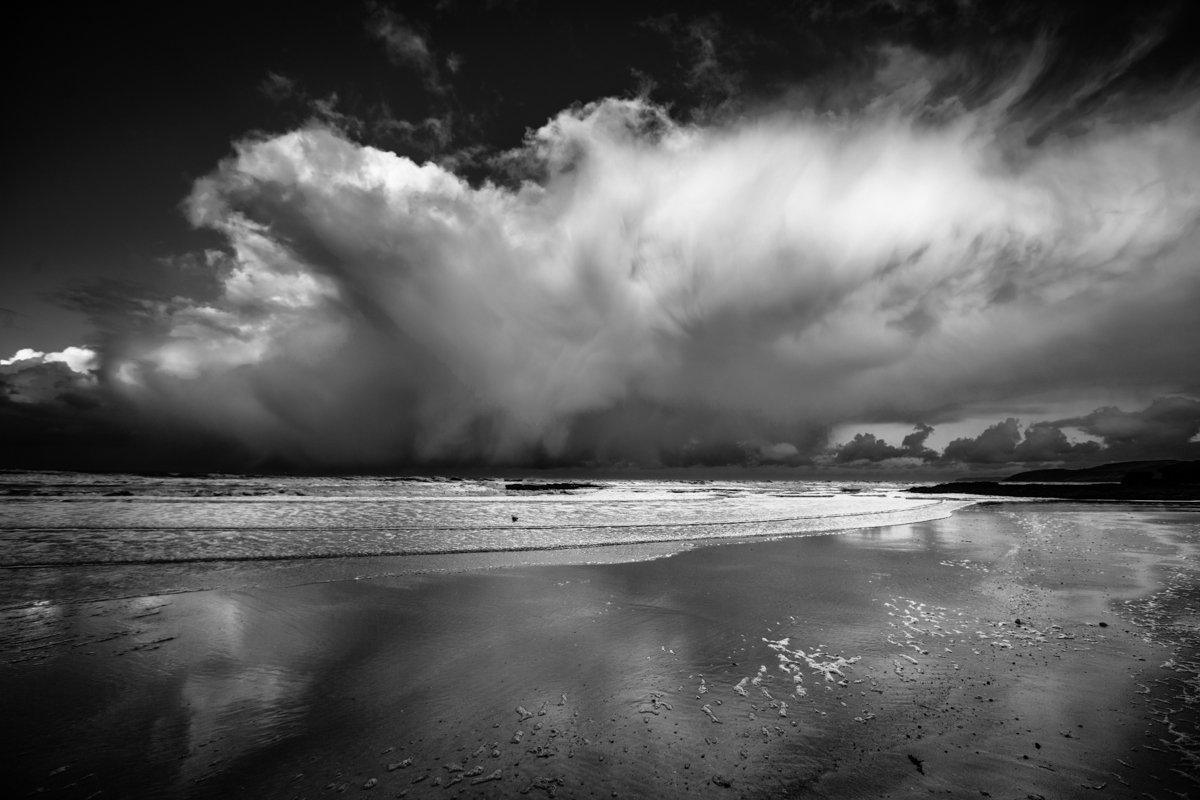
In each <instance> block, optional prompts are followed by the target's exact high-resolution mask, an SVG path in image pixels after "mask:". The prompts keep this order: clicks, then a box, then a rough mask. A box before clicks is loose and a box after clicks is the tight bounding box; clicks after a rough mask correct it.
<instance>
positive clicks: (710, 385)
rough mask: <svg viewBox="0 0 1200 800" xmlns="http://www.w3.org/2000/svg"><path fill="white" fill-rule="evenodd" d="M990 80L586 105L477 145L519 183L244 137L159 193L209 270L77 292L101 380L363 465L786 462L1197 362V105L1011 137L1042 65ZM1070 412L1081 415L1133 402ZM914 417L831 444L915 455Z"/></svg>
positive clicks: (370, 154)
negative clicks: (712, 117)
mask: <svg viewBox="0 0 1200 800" xmlns="http://www.w3.org/2000/svg"><path fill="white" fill-rule="evenodd" d="M381 35H382V34H381ZM404 42H408V44H404ZM404 42H401V44H404V46H405V47H408V48H409V49H410V50H411V49H412V48H414V47H416V45H415V44H413V43H412V42H411V41H409V40H404ZM418 50H419V48H418ZM405 52H408V50H406V51H405ZM413 52H414V53H416V55H420V53H419V52H417V51H416V50H413ZM406 57H407V56H406ZM412 58H416V56H413V57H412ZM894 61H895V59H893V62H894ZM414 63H415V62H414ZM904 63H905V64H906V65H907V66H906V69H909V70H910V71H911V70H913V69H926V70H928V71H929V72H930V73H931V74H935V75H937V76H942V73H944V72H945V70H947V69H948V67H947V66H946V65H945V64H942V63H934V62H933V61H932V60H925V61H922V60H921V59H917V58H915V57H909V58H907V59H905V60H904ZM922 64H924V66H922ZM1014 75H1015V77H1013V78H1012V82H1011V83H1009V84H1006V85H1004V86H1002V87H1001V88H1000V89H999V90H997V91H995V92H993V94H992V96H991V99H990V100H988V101H987V102H982V103H976V104H975V105H973V106H971V107H967V104H966V103H964V102H959V103H957V104H956V103H955V102H952V101H950V100H947V99H946V97H945V95H944V93H942V94H937V95H936V97H937V98H938V99H937V104H936V108H934V107H933V106H932V105H931V104H932V103H933V102H934V101H933V99H932V98H933V97H935V94H934V93H933V91H932V89H931V88H930V85H927V84H922V83H921V82H920V81H918V80H915V79H914V78H913V77H912V76H911V75H910V76H908V78H906V80H905V81H904V82H903V84H904V85H903V87H902V89H901V90H897V92H894V93H892V94H889V95H881V96H879V97H877V98H875V99H873V100H872V101H871V102H867V103H865V104H863V105H862V106H861V107H858V108H857V110H854V111H846V112H844V113H840V114H836V115H829V114H822V115H818V114H813V113H807V112H804V111H797V110H794V109H791V110H781V109H780V108H777V107H776V108H765V109H762V110H760V111H759V112H758V113H754V114H744V115H741V116H739V117H737V118H736V119H725V120H722V121H717V122H706V123H691V124H684V123H681V122H678V121H677V120H675V119H673V118H672V117H671V115H670V114H669V112H668V110H667V109H666V108H664V107H660V106H658V105H655V104H654V103H652V102H650V101H648V100H646V99H606V100H602V101H598V102H595V103H592V104H588V105H585V106H580V107H577V108H574V109H571V110H568V111H564V112H562V113H561V114H559V115H557V116H556V117H554V118H553V119H551V120H549V121H548V122H547V123H546V124H545V125H543V126H542V127H541V128H539V129H537V130H535V131H532V132H531V133H530V134H529V136H528V139H527V141H526V143H525V144H524V146H522V147H521V148H519V149H517V150H515V151H513V152H511V153H509V154H507V156H506V157H505V158H504V159H500V160H498V163H499V162H501V161H502V162H503V163H505V164H506V165H507V166H508V167H509V168H510V169H516V170H519V171H520V172H521V174H524V175H526V176H527V177H528V179H527V180H525V181H524V182H521V183H519V184H515V185H505V184H496V183H490V182H483V183H479V184H472V183H469V182H467V181H466V180H465V179H463V178H461V177H459V176H458V175H456V174H454V173H453V172H451V171H448V170H447V169H445V168H443V167H440V166H437V165H434V164H423V165H422V164H417V163H415V162H413V161H411V160H409V159H406V158H403V157H400V156H397V155H395V154H392V153H389V152H386V151H383V150H379V149H374V148H372V147H368V146H363V145H361V144H359V143H356V142H355V141H352V140H350V139H348V138H346V136H345V135H343V134H341V133H338V132H336V131H334V130H331V129H328V128H323V127H311V126H310V127H304V128H302V129H299V130H295V131H292V132H290V133H286V134H283V135H279V136H274V137H268V138H254V139H249V140H246V141H242V142H240V143H238V144H237V146H236V153H235V155H234V156H233V157H231V158H229V159H228V160H226V161H224V162H223V163H221V164H220V166H219V167H218V168H217V169H216V170H215V171H214V172H213V173H212V174H211V175H209V176H207V177H206V178H204V179H202V180H200V181H198V182H197V183H196V185H195V187H194V189H193V191H192V193H191V195H190V197H189V198H188V200H187V203H186V208H187V213H188V215H189V217H190V219H191V221H192V222H193V224H195V225H196V226H198V227H201V228H205V229H209V230H212V231H215V232H217V233H219V234H220V235H221V236H223V237H224V239H225V242H226V246H227V247H226V254H225V255H224V256H223V257H221V258H219V259H214V260H213V262H212V268H213V269H214V270H215V274H216V275H217V276H218V277H219V281H220V291H219V293H218V294H217V296H215V297H211V298H204V299H199V298H186V297H177V298H172V299H169V300H167V299H163V300H159V301H154V302H150V301H147V302H145V303H143V304H142V306H140V310H139V312H138V313H139V320H140V321H139V323H138V324H137V325H132V326H131V325H128V324H119V323H118V322H117V321H115V320H114V319H113V318H112V315H109V317H108V318H104V316H103V315H101V317H102V318H101V327H102V328H103V329H104V331H103V333H104V337H103V338H104V341H105V344H104V347H103V348H102V351H103V366H102V370H101V372H102V375H103V381H104V387H105V388H104V392H105V393H106V396H108V397H109V398H110V399H111V402H113V403H116V404H118V405H119V406H120V407H121V408H122V409H125V410H127V411H128V413H131V414H134V415H137V416H138V418H140V419H146V420H152V421H154V424H155V425H160V426H165V427H166V428H168V429H171V430H178V431H184V432H190V433H189V434H188V435H192V436H197V437H201V438H205V437H221V438H222V439H223V440H229V441H232V442H235V443H237V444H238V445H239V446H240V447H242V448H244V449H245V451H246V452H247V453H249V454H250V457H251V458H260V459H275V460H278V461H281V462H285V463H293V464H311V465H329V466H338V465H360V466H371V465H381V464H395V463H412V462H417V463H427V462H455V461H471V462H530V461H535V462H537V461H546V460H549V461H556V460H567V461H588V460H597V459H599V460H607V461H622V460H633V461H638V462H643V463H646V462H649V463H678V462H679V459H681V458H683V459H684V462H686V457H685V456H686V455H687V454H688V453H693V454H716V455H712V456H711V457H713V458H716V457H718V456H720V457H725V456H728V455H729V454H730V453H736V452H744V451H745V450H746V448H747V447H749V448H751V449H753V450H755V451H756V452H759V453H767V454H770V455H769V457H770V458H792V457H793V456H794V455H795V454H797V453H803V452H813V451H815V449H817V448H819V447H821V446H822V445H823V444H824V436H825V432H826V431H827V430H828V429H829V428H830V427H831V426H832V425H834V424H836V423H839V422H844V421H846V420H848V419H868V418H869V419H880V420H887V419H891V420H906V419H907V420H909V421H911V420H913V419H921V418H932V417H933V416H934V414H932V413H931V412H934V411H937V412H938V413H940V414H941V417H940V418H945V416H946V414H947V413H948V411H947V409H950V410H951V411H952V410H953V409H955V408H965V407H969V406H970V404H971V403H973V402H976V401H978V400H981V399H984V398H986V399H988V400H991V401H997V400H1003V399H1005V398H1020V397H1023V396H1027V395H1029V394H1033V393H1037V392H1044V391H1071V390H1078V391H1080V392H1086V390H1087V389H1088V387H1092V386H1096V385H1103V386H1110V387H1119V386H1134V387H1138V388H1139V389H1140V390H1146V389H1155V388H1160V389H1164V390H1174V389H1177V388H1179V387H1180V386H1181V381H1189V380H1190V381H1192V382H1194V381H1195V377H1196V373H1195V364H1197V363H1200V360H1198V356H1200V353H1198V352H1197V349H1198V345H1197V343H1200V315H1197V314H1196V313H1195V306H1196V302H1197V300H1198V299H1200V273H1198V272H1197V270H1196V268H1195V266H1196V262H1195V253H1196V252H1197V249H1196V248H1197V245H1200V228H1198V225H1197V223H1198V222H1200V124H1198V117H1197V111H1196V107H1195V105H1194V104H1191V103H1190V102H1182V101H1180V100H1179V98H1173V99H1172V102H1171V104H1169V105H1166V104H1164V105H1163V106H1162V108H1160V109H1158V110H1156V111H1155V113H1153V114H1150V115H1147V114H1146V113H1139V114H1137V115H1131V114H1122V113H1117V112H1115V111H1112V110H1111V109H1107V110H1106V112H1105V114H1104V116H1095V117H1094V118H1089V119H1086V120H1082V121H1080V120H1077V121H1076V122H1075V124H1074V125H1073V126H1072V127H1071V129H1070V131H1069V132H1064V133H1061V134H1053V135H1039V136H1038V137H1037V139H1036V141H1034V140H1032V139H1030V138H1029V137H1028V136H1027V134H1028V133H1029V129H1030V124H1031V123H1030V121H1029V119H1028V118H1027V117H1025V116H1022V115H1020V114H1017V113H1016V112H1015V111H1014V110H1013V109H1014V108H1016V107H1017V104H1018V103H1019V101H1020V99H1021V98H1022V96H1023V93H1024V91H1025V89H1026V88H1027V87H1028V86H1029V85H1030V82H1031V81H1032V80H1033V76H1036V63H1035V64H1033V65H1032V66H1030V67H1029V68H1027V69H1026V70H1025V71H1024V72H1020V71H1018V72H1017V73H1014ZM938 79H939V80H941V77H939V78H938ZM922 86H924V88H923V89H922ZM935 112H936V113H935ZM1044 133H1045V132H1044V131H1042V132H1041V134H1044ZM1164 330H1170V331H1171V336H1170V337H1164V336H1163V331H1164ZM1099 353H1103V354H1104V357H1103V358H1099V357H1098V355H1097V354H1099ZM1096 413H1097V415H1099V416H1097V415H1092V416H1089V417H1088V418H1087V419H1086V420H1079V421H1076V422H1075V423H1073V424H1074V426H1075V427H1078V428H1080V429H1082V430H1085V431H1087V432H1089V433H1093V434H1094V435H1095V436H1097V437H1100V438H1104V439H1105V441H1109V437H1111V438H1112V440H1113V441H1117V438H1118V437H1119V435H1120V434H1119V433H1118V431H1120V430H1123V429H1124V428H1123V427H1122V426H1125V425H1128V424H1132V423H1130V421H1129V420H1126V419H1124V418H1123V417H1121V416H1120V414H1119V413H1110V414H1100V412H1096ZM1167 416H1168V417H1170V415H1169V414H1168V415H1167ZM1164 418H1165V417H1164ZM1155 419H1156V420H1157V419H1158V417H1155ZM1171 419H1174V417H1171ZM1056 424H1058V425H1059V426H1060V427H1061V426H1064V425H1065V424H1066V423H1056ZM1146 424H1158V423H1151V422H1146ZM1164 424H1166V423H1164ZM1172 430H1173V429H1172ZM923 431H924V429H920V428H919V429H918V430H917V431H916V432H915V433H914V434H913V435H912V436H910V437H908V438H906V439H905V441H904V443H903V444H902V446H901V447H899V448H894V447H891V446H890V445H886V444H885V443H884V442H882V441H879V440H874V441H869V440H867V439H863V440H861V441H857V440H856V443H851V445H852V448H851V450H844V451H843V452H846V453H857V452H858V451H861V452H862V455H861V456H857V455H856V456H855V458H858V457H861V458H865V459H868V460H879V458H877V456H879V455H880V454H883V453H885V451H886V452H887V453H891V452H892V451H895V452H897V453H899V454H900V455H903V456H915V457H917V458H925V457H926V456H927V449H926V448H925V447H924V439H925V437H926V436H927V435H928V431H924V432H923ZM1056 431H1057V432H1056ZM1060 435H1061V430H1058V428H1046V427H1037V428H1036V429H1035V428H1030V429H1028V430H1026V431H1025V434H1024V438H1022V437H1021V435H1020V433H1019V431H1018V429H1017V422H1016V420H1007V421H1005V422H1003V423H1000V424H999V425H997V426H995V427H994V428H993V429H989V431H987V432H985V433H984V434H983V435H982V436H981V437H979V438H978V439H976V440H971V441H968V440H958V441H956V442H955V443H952V445H951V446H950V447H948V448H947V450H946V454H945V455H946V457H947V458H956V459H960V460H963V461H982V462H990V461H993V460H995V461H999V460H1020V457H1021V456H1022V455H1028V456H1030V457H1031V460H1043V457H1045V459H1048V458H1049V456H1051V455H1061V456H1064V457H1067V456H1070V455H1072V454H1073V453H1075V452H1076V451H1075V450H1074V449H1072V448H1074V447H1075V445H1072V444H1071V443H1069V442H1066V441H1065V439H1061V438H1059V437H1060ZM1164 435H1165V434H1164ZM1171 435H1172V436H1173V435H1174V433H1172V434H1171ZM910 440H911V441H910ZM739 443H740V444H739ZM747 443H749V444H747ZM851 445H847V447H851ZM788 448H792V449H788ZM855 448H857V449H855ZM709 457H710V456H709V455H704V456H703V458H700V460H705V459H707V458H709ZM883 457H884V458H887V457H892V456H890V455H883Z"/></svg>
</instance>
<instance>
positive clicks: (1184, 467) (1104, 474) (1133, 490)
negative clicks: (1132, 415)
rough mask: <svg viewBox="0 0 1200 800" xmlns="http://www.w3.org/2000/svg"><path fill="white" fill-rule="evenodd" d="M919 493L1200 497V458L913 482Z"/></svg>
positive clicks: (1147, 498) (1117, 498)
mask: <svg viewBox="0 0 1200 800" xmlns="http://www.w3.org/2000/svg"><path fill="white" fill-rule="evenodd" d="M908 491H909V492H913V493H916V494H974V495H984V496H988V497H1042V498H1054V499H1060V500H1111V501H1117V502H1124V501H1129V502H1136V501H1162V502H1173V501H1190V500H1200V461H1174V460H1169V461H1125V462H1119V463H1115V464H1101V465H1099V466H1095V467H1084V468H1081V469H1039V470H1032V471H1028V472H1018V473H1017V474H1015V475H1009V476H1008V477H1006V478H1003V479H1001V480H986V481H973V480H967V479H963V480H956V481H951V482H949V483H939V484H935V485H933V486H913V487H911V488H910V489H908Z"/></svg>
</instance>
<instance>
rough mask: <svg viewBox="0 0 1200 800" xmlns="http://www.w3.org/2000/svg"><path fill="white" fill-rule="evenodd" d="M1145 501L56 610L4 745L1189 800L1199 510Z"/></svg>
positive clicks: (621, 791) (194, 765)
mask: <svg viewBox="0 0 1200 800" xmlns="http://www.w3.org/2000/svg"><path fill="white" fill-rule="evenodd" d="M1132 517H1134V518H1136V521H1137V524H1131V522H1133V521H1135V520H1132V519H1131V518H1130V515H1128V514H1123V513H1111V512H1110V513H1106V512H1095V511H1090V510H1086V509H1062V510H1046V509H1028V508H1022V509H1018V510H1013V509H1004V508H1000V509H974V510H969V511H964V512H960V513H959V514H958V515H956V516H955V517H953V518H951V519H947V520H938V521H933V522H922V523H917V524H913V525H904V526H896V527H894V528H891V529H886V530H879V531H862V532H853V533H847V534H843V535H841V536H836V537H819V538H802V539H782V540H776V541H750V542H745V543H740V544H731V545H723V546H715V547H701V548H697V549H694V550H691V551H688V552H684V553H680V554H677V555H674V556H673V557H671V558H667V559H661V560H655V561H642V562H636V563H625V564H600V565H583V564H577V565H571V564H560V565H556V566H539V567H532V566H526V567H510V568H506V569H494V570H485V571H474V572H463V573H456V574H404V575H397V576H393V577H374V578H371V579H366V580H338V581H333V582H317V583H306V584H303V585H298V586H291V587H283V586H276V587H263V588H258V589H251V590H245V591H233V590H219V591H208V592H197V593H186V594H180V595H173V596H170V597H155V598H142V599H138V600H136V601H106V602H103V603H78V604H68V605H61V606H54V605H53V604H48V605H45V606H39V607H36V608H34V607H31V608H28V609H22V610H21V611H20V613H19V614H17V613H16V612H11V613H12V616H11V617H10V618H9V620H8V621H7V625H8V627H10V628H12V629H16V628H18V627H19V628H20V630H22V631H24V633H23V634H22V637H23V638H21V639H20V641H18V640H15V639H14V640H12V641H11V642H9V643H8V645H9V646H8V648H7V649H6V651H5V654H6V656H13V657H10V658H7V663H5V664H4V665H3V667H2V668H0V669H3V672H2V673H0V680H2V681H3V686H4V688H5V690H6V691H5V698H6V699H5V701H4V702H5V711H6V713H10V714H11V715H12V716H11V718H14V719H20V720H22V722H21V723H20V725H19V729H20V732H21V739H20V741H17V739H16V738H12V739H7V740H6V741H4V742H2V743H0V744H3V746H6V747H10V748H13V749H14V751H15V752H18V753H19V754H20V763H21V765H22V772H21V774H20V776H19V781H20V785H21V787H22V788H24V789H25V790H26V791H34V790H36V789H37V788H38V787H43V788H47V789H55V790H58V791H59V794H60V796H63V797H87V796H89V795H90V794H92V793H94V792H96V791H101V792H103V793H104V794H102V795H100V796H105V795H143V796H144V795H160V796H170V797H237V796H244V797H293V796H322V795H323V794H325V793H329V792H336V791H339V790H353V791H355V792H357V791H360V790H374V791H379V792H384V793H386V795H387V796H396V795H400V794H401V793H403V794H404V796H407V797H427V796H431V797H440V796H446V795H447V794H450V793H456V792H458V791H460V790H462V791H463V792H464V794H465V796H478V797H484V796H487V797H507V796H513V797H516V796H518V795H526V794H530V793H537V794H538V795H547V796H549V795H554V796H563V797H591V796H605V797H607V796H610V795H611V794H612V793H614V792H615V793H617V794H618V795H623V796H661V797H684V796H688V797H690V796H692V795H695V794H701V795H704V796H713V797H724V796H740V795H746V796H760V795H762V796H768V795H777V794H781V793H783V794H789V795H792V796H838V797H874V796H880V795H881V794H884V793H890V794H891V795H892V796H895V797H916V796H927V795H928V794H929V792H930V791H934V792H935V793H936V792H941V793H946V792H949V793H950V794H951V795H953V796H968V795H974V796H979V793H980V792H987V793H989V794H991V795H992V796H1010V795H1011V796H1024V795H1026V794H1031V793H1032V794H1042V795H1044V796H1046V797H1050V796H1071V795H1074V794H1076V793H1078V792H1080V791H1085V792H1093V791H1099V790H1097V789H1095V787H1096V786H1099V785H1101V784H1104V786H1105V787H1106V788H1105V789H1104V791H1105V796H1106V797H1130V798H1132V797H1138V796H1139V795H1140V794H1141V793H1143V792H1148V793H1149V794H1151V795H1152V796H1155V797H1161V798H1166V797H1170V796H1171V792H1183V791H1192V790H1194V788H1195V784H1194V783H1192V782H1190V781H1191V779H1190V778H1188V777H1187V776H1186V774H1185V773H1187V772H1188V770H1189V767H1190V765H1191V764H1192V763H1193V761H1192V759H1194V757H1195V748H1194V741H1195V740H1194V739H1193V738H1189V737H1192V736H1193V732H1194V730H1195V727H1194V726H1195V722H1196V711H1197V705H1196V696H1195V695H1196V693H1195V691H1194V686H1193V683H1194V681H1193V683H1189V682H1188V681H1189V680H1192V679H1194V674H1193V673H1188V672H1187V668H1188V666H1187V665H1190V664H1193V663H1195V661H1196V644H1197V643H1196V641H1195V637H1194V629H1192V630H1191V631H1190V632H1189V630H1188V628H1187V625H1186V620H1187V619H1191V618H1192V617H1190V616H1188V615H1189V614H1194V613H1195V607H1196V606H1195V602H1194V600H1195V598H1194V596H1193V595H1194V587H1195V581H1194V577H1195V575H1194V572H1189V571H1188V570H1194V568H1195V552H1194V551H1193V550H1192V549H1190V546H1189V545H1188V544H1187V537H1195V536H1196V535H1197V533H1198V532H1200V523H1198V521H1197V515H1195V514H1194V513H1193V514H1184V515H1181V518H1180V519H1178V520H1175V522H1174V523H1172V524H1170V525H1167V524H1158V523H1156V522H1155V521H1154V520H1153V519H1148V518H1147V517H1146V516H1140V515H1138V514H1133V515H1132ZM1163 565H1167V566H1168V567H1169V568H1170V569H1169V571H1168V572H1167V575H1166V580H1165V582H1164V577H1163V574H1162V570H1163V568H1164V567H1163ZM1185 573H1186V574H1185ZM1189 581H1190V583H1189ZM1189 604H1190V605H1189ZM1189 609H1191V610H1189ZM1179 615H1182V616H1179ZM26 617H28V619H29V620H30V621H29V622H27V623H26V622H22V620H23V619H25V618H26ZM1180 620H1183V621H1184V622H1182V623H1181V622H1180ZM122 631H124V632H125V633H124V634H123V635H115V634H119V633H121V632H122ZM1168 633H1169V634H1170V635H1167V634H1168ZM47 636H48V637H49V638H48V639H42V638H40V637H47ZM107 637H112V638H107ZM6 641H7V640H6ZM42 641H48V642H51V643H56V642H57V644H53V645H52V646H49V647H45V648H42V649H41V650H39V651H31V652H40V653H42V655H41V656H40V657H38V658H37V659H36V660H32V659H31V660H21V659H22V658H24V656H25V655H28V654H27V653H22V651H21V650H20V648H19V647H16V645H18V644H22V643H23V645H22V646H36V645H37V644H38V643H39V642H42ZM76 644H78V645H79V647H74V646H73V645H76ZM1160 664H1161V665H1165V666H1162V667H1160V666H1159V665H1160ZM1081 676H1083V677H1082V678H1081ZM1189 676H1190V677H1189ZM1165 680H1175V681H1176V684H1170V685H1171V686H1174V687H1176V688H1173V689H1171V692H1173V694H1171V695H1170V696H1166V695H1163V694H1162V693H1161V692H1159V693H1158V694H1145V693H1144V692H1143V690H1144V689H1145V688H1146V687H1155V688H1156V690H1158V689H1161V688H1163V687H1166V686H1167V685H1168V684H1166V683H1163V681H1165ZM1188 687H1192V688H1188ZM13 690H19V692H17V693H14V691H13ZM1189 693H1190V694H1189ZM14 698H15V699H14ZM73 698H74V700H75V701H74V702H72V699H73ZM1167 709H1169V711H1167V713H1166V714H1165V715H1164V711H1165V710H1167ZM68 730H69V731H70V733H69V734H65V733H64V731H68ZM1146 731H1152V736H1151V737H1149V738H1147V737H1146V736H1145V735H1144V733H1145V732H1146ZM5 736H6V737H13V736H14V734H13V733H8V734H5ZM63 767H66V769H65V770H62V771H60V772H55V770H59V769H61V768H63ZM1172 770H1177V771H1172ZM1193 774H1194V773H1193ZM1085 786H1086V787H1089V788H1087V789H1084V788H1083V787H1085Z"/></svg>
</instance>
